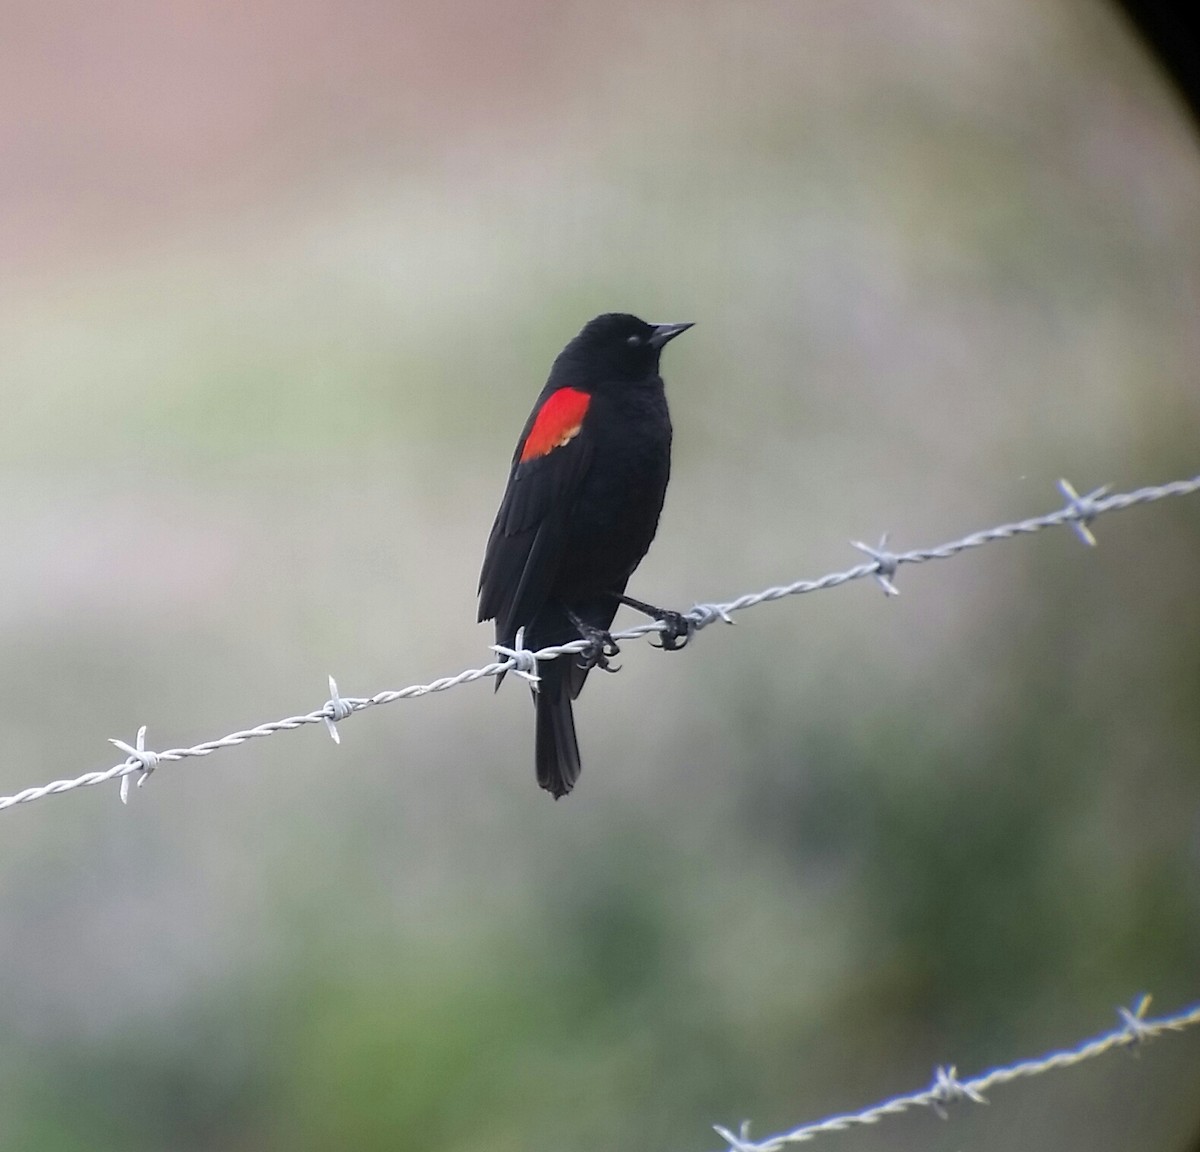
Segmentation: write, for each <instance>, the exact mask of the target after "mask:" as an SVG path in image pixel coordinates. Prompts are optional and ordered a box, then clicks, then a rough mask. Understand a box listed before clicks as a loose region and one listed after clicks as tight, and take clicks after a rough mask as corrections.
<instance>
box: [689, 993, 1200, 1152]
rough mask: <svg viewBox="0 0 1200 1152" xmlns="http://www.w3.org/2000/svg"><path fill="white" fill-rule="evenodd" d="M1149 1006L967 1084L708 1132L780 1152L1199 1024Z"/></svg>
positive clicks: (980, 1095) (940, 1075) (1198, 1014)
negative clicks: (770, 1129)
mask: <svg viewBox="0 0 1200 1152" xmlns="http://www.w3.org/2000/svg"><path fill="white" fill-rule="evenodd" d="M1149 1006H1150V997H1149V996H1143V997H1142V998H1141V1001H1140V1002H1139V1003H1138V1004H1137V1005H1136V1006H1135V1007H1134V1008H1133V1009H1129V1008H1120V1009H1118V1014H1119V1016H1120V1017H1121V1021H1122V1023H1121V1025H1120V1027H1118V1028H1114V1029H1113V1030H1112V1031H1111V1032H1106V1033H1104V1034H1103V1035H1100V1036H1097V1037H1095V1038H1094V1039H1091V1040H1086V1041H1084V1042H1083V1043H1081V1044H1078V1045H1076V1046H1075V1047H1074V1048H1065V1049H1062V1050H1060V1051H1057V1052H1049V1053H1047V1054H1046V1055H1045V1056H1040V1057H1038V1058H1036V1059H1033V1060H1021V1061H1019V1062H1017V1063H1015V1064H1008V1065H1002V1066H1000V1067H996V1068H992V1069H991V1070H990V1071H987V1072H984V1073H982V1074H981V1075H979V1076H975V1077H972V1078H971V1079H969V1080H960V1079H959V1078H958V1076H957V1074H956V1072H955V1069H954V1068H953V1067H949V1068H946V1067H942V1068H938V1069H937V1070H936V1072H935V1073H934V1079H933V1083H932V1085H930V1087H928V1088H926V1089H924V1090H923V1091H920V1092H913V1093H910V1094H908V1095H905V1096H893V1097H892V1098H891V1099H890V1100H885V1101H883V1102H882V1103H880V1104H875V1105H872V1106H871V1107H868V1108H864V1109H863V1110H862V1111H860V1112H848V1113H844V1114H841V1115H838V1116H830V1117H829V1118H827V1119H825V1120H819V1121H817V1122H816V1123H815V1124H805V1125H804V1126H803V1127H800V1128H794V1129H792V1131H790V1132H783V1133H780V1134H779V1135H777V1136H769V1137H767V1138H766V1139H765V1140H762V1141H759V1142H754V1141H751V1140H750V1139H749V1125H748V1124H746V1123H743V1124H742V1125H741V1128H740V1131H739V1132H738V1133H737V1134H735V1133H733V1132H731V1131H730V1130H729V1129H728V1128H723V1127H721V1126H720V1125H714V1126H713V1127H714V1130H715V1131H716V1133H717V1135H718V1136H720V1137H721V1139H722V1140H724V1141H725V1142H726V1145H727V1148H728V1149H729V1150H731V1152H780V1149H783V1148H786V1147H787V1146H788V1145H790V1144H804V1143H807V1142H808V1141H810V1140H815V1139H816V1138H817V1137H818V1136H822V1135H824V1134H825V1133H827V1132H844V1131H846V1130H847V1129H849V1128H857V1127H862V1126H864V1125H869V1124H878V1123H879V1122H880V1121H881V1120H886V1119H887V1118H888V1117H889V1116H898V1115H900V1114H901V1113H903V1112H909V1111H911V1110H912V1109H914V1108H932V1109H933V1110H934V1111H935V1112H937V1113H938V1115H940V1116H942V1117H945V1115H946V1111H945V1109H946V1105H947V1104H951V1103H953V1102H954V1101H956V1100H970V1101H973V1102H974V1103H976V1104H986V1103H987V1102H988V1100H987V1096H986V1093H987V1092H989V1091H990V1090H991V1089H993V1088H998V1087H1000V1086H1001V1085H1003V1084H1011V1083H1012V1082H1013V1081H1014V1080H1022V1079H1026V1078H1028V1077H1030V1076H1041V1075H1044V1074H1045V1073H1047V1072H1055V1071H1058V1070H1059V1069H1060V1068H1073V1067H1074V1066H1075V1065H1076V1064H1082V1063H1084V1062H1085V1061H1087V1060H1094V1059H1096V1057H1098V1056H1103V1055H1104V1054H1105V1053H1107V1052H1111V1051H1112V1050H1113V1049H1114V1048H1129V1047H1133V1046H1137V1045H1141V1044H1144V1043H1145V1042H1146V1041H1148V1040H1152V1039H1154V1038H1155V1037H1157V1036H1163V1035H1165V1034H1167V1033H1170V1032H1182V1031H1184V1030H1185V1029H1188V1028H1193V1027H1195V1026H1196V1025H1197V1024H1200V1004H1195V1005H1193V1006H1192V1007H1191V1008H1185V1009H1183V1010H1182V1011H1180V1012H1177V1013H1175V1014H1174V1015H1171V1016H1161V1017H1158V1018H1157V1019H1149V1020H1148V1019H1146V1010H1147V1009H1148V1008H1149Z"/></svg>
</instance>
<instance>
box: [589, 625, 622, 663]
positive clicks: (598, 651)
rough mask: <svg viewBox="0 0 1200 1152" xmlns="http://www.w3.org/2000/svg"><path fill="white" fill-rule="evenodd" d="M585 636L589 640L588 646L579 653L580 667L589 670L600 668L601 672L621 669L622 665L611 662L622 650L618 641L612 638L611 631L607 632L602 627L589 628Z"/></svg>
mask: <svg viewBox="0 0 1200 1152" xmlns="http://www.w3.org/2000/svg"><path fill="white" fill-rule="evenodd" d="M583 638H584V640H586V641H587V647H586V648H584V649H583V650H582V651H581V652H580V653H579V667H580V668H586V669H588V670H589V671H590V670H591V669H592V668H599V669H600V671H601V672H620V671H621V668H620V665H618V664H610V663H609V661H610V659H611V658H612V657H613V656H616V655H618V654H619V653H620V651H621V649H620V648H619V647H618V645H617V642H616V641H615V640H614V639H613V638H612V633H611V632H606V631H604V630H603V629H602V628H588V629H587V630H586V631H585V632H584V636H583Z"/></svg>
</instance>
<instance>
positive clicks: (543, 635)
mask: <svg viewBox="0 0 1200 1152" xmlns="http://www.w3.org/2000/svg"><path fill="white" fill-rule="evenodd" d="M690 327H691V324H647V323H646V322H645V321H643V320H639V319H638V318H637V317H636V316H629V315H625V314H623V313H609V314H607V315H604V316H597V317H596V319H595V320H592V321H590V322H589V323H588V324H586V325H585V326H584V328H583V331H582V332H580V333H579V335H578V336H576V337H575V339H574V340H572V341H571V342H570V343H569V344H568V345H567V346H566V347H565V348H564V349H563V350H562V352H560V353H559V355H558V359H557V360H555V361H554V366H553V367H552V368H551V369H550V379H549V380H547V381H546V386H545V388H543V389H542V394H541V395H540V396H539V397H538V399H537V403H536V404H535V405H534V406H533V411H532V412H531V413H530V414H529V419H528V420H526V421H525V428H524V430H523V431H522V432H521V439H520V440H519V441H518V442H517V449H516V451H515V452H514V453H513V460H512V468H511V470H510V471H509V474H508V487H507V488H505V490H504V499H503V500H501V502H500V511H499V512H497V513H496V522H495V524H493V525H492V533H491V536H490V537H489V538H488V545H487V553H486V555H485V556H484V560H483V571H482V573H481V574H480V576H479V619H480V620H493V619H494V620H495V621H496V642H497V643H498V644H502V645H505V646H507V647H511V646H512V644H513V643H514V641H515V639H516V635H517V631H518V630H519V629H521V628H524V629H525V637H524V643H525V647H526V648H527V649H531V650H534V651H536V650H537V649H539V648H547V647H550V646H552V645H556V644H564V643H568V642H570V641H572V640H577V639H580V638H582V639H585V640H588V641H589V647H588V649H587V651H586V652H584V653H583V654H582V658H581V659H576V658H574V657H572V656H570V655H567V656H561V657H559V658H558V659H557V660H542V661H539V662H538V676H539V677H540V682H539V684H538V686H537V690H536V692H535V693H534V705H535V707H536V710H537V739H536V761H537V779H538V783H539V784H540V785H541V786H542V787H543V788H545V789H546V790H547V791H548V792H551V793H553V795H554V798H555V799H556V800H557V799H558V798H559V797H560V796H565V795H566V794H567V793H568V792H570V791H571V788H572V787H573V786H574V784H575V781H576V780H577V779H578V777H579V744H578V742H577V741H576V739H575V720H574V718H573V717H572V715H571V701H572V700H574V699H575V697H576V696H578V695H579V691H580V689H581V688H582V687H583V682H584V680H585V679H586V678H587V674H588V672H589V670H590V669H591V668H593V667H595V666H596V665H597V664H599V665H600V666H601V667H602V668H607V667H608V657H610V656H613V655H615V654H616V645H615V644H613V642H612V637H611V636H610V635H609V634H608V629H609V627H610V626H611V625H612V621H613V617H614V616H615V615H616V613H617V605H618V604H619V603H620V604H628V605H630V606H631V607H633V608H636V609H637V610H639V611H641V612H645V613H646V614H647V615H650V616H653V617H656V618H658V619H661V620H664V621H665V622H666V623H667V628H666V630H664V632H663V646H664V647H666V648H674V647H678V646H679V644H678V638H679V637H680V636H681V635H683V636H686V632H687V626H686V622H685V621H684V620H683V618H682V617H681V616H680V615H679V613H677V612H668V611H664V610H663V609H659V608H655V607H654V606H653V605H650V604H644V603H642V602H641V601H639V600H633V599H631V598H630V597H627V596H626V595H625V585H626V584H627V583H628V581H629V577H630V576H631V575H632V574H633V570H634V569H635V568H636V567H637V566H638V564H639V563H640V561H641V559H642V557H643V556H645V555H646V550H647V549H648V548H649V547H650V541H651V540H653V539H654V533H655V530H656V529H657V528H658V517H659V513H660V512H661V511H662V505H663V497H664V496H665V495H666V491H667V478H668V476H669V474H670V471H671V417H670V414H669V413H668V412H667V398H666V395H665V393H664V391H663V381H662V377H661V376H660V375H659V374H658V359H659V356H660V355H661V353H662V350H663V347H664V345H665V344H666V343H667V341H668V340H673V339H674V338H675V337H676V336H678V335H679V334H680V333H681V332H685V331H687V329H689V328H690ZM498 686H499V684H497V687H498Z"/></svg>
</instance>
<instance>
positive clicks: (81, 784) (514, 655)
mask: <svg viewBox="0 0 1200 1152" xmlns="http://www.w3.org/2000/svg"><path fill="white" fill-rule="evenodd" d="M1060 488H1061V490H1062V492H1063V495H1064V496H1066V498H1067V500H1068V504H1067V506H1066V507H1065V508H1059V509H1058V510H1057V511H1054V512H1047V513H1045V514H1044V515H1042V516H1033V517H1030V518H1029V519H1027V520H1016V521H1014V522H1012V523H1010V524H999V525H997V526H996V527H995V528H985V529H983V530H981V531H978V532H972V533H971V534H970V535H968V536H964V537H962V538H961V539H959V540H953V541H951V542H950V543H948V544H941V545H939V546H937V547H935V548H918V549H914V550H912V551H909V552H898V553H897V552H889V551H888V550H887V548H886V544H887V537H886V536H885V537H884V538H883V540H882V541H881V543H880V546H879V547H878V548H872V547H870V546H869V545H866V544H862V543H858V542H856V543H855V547H857V548H859V549H860V550H861V551H863V552H865V553H866V554H867V555H868V556H870V557H871V558H872V563H870V564H858V565H856V566H855V567H853V568H849V569H846V570H845V571H843V572H830V573H828V574H827V575H825V576H822V577H820V578H819V579H816V580H796V581H794V582H793V583H791V584H784V585H780V586H778V587H773V588H766V589H764V590H763V591H761V592H751V593H747V594H746V595H744V596H739V597H738V598H737V599H736V600H731V601H729V602H728V603H725V604H697V605H696V606H695V607H694V608H693V609H692V610H691V612H689V613H687V614H686V615H687V618H688V619H689V620H691V621H693V622H694V624H695V630H696V631H699V630H700V629H701V628H707V627H708V625H709V624H713V623H715V622H716V621H717V620H723V621H725V622H726V623H729V624H732V623H733V618H732V614H733V613H734V612H741V611H744V610H745V609H747V608H754V607H756V606H757V605H759V604H767V603H770V602H772V601H774V600H783V599H785V598H786V597H789V596H800V595H803V594H804V593H806V592H824V591H826V590H828V589H830V588H837V587H839V586H840V585H842V584H849V583H850V582H851V581H854V580H862V579H863V578H865V577H867V576H873V577H875V579H877V580H878V581H879V582H880V584H881V585H882V586H883V589H884V591H885V592H886V593H887V594H888V595H889V596H894V595H897V594H898V592H899V589H897V588H896V586H895V584H894V583H893V581H892V578H893V577H894V576H895V573H896V571H897V569H898V568H899V566H900V565H901V564H925V563H928V562H929V561H931V560H948V559H950V558H951V557H953V556H958V555H959V554H961V553H963V552H968V551H970V550H971V549H974V548H980V547H982V546H983V545H984V544H990V543H992V542H993V541H997V540H1012V539H1014V538H1015V537H1017V536H1030V535H1033V534H1034V533H1036V532H1043V531H1046V530H1047V529H1049V528H1057V527H1059V526H1060V525H1062V524H1070V525H1071V526H1072V527H1073V528H1074V529H1075V530H1076V531H1077V532H1080V533H1081V534H1082V533H1086V535H1083V537H1082V538H1083V539H1085V540H1087V541H1088V542H1089V543H1094V539H1093V538H1092V537H1091V532H1090V530H1089V529H1088V525H1089V524H1090V523H1091V522H1092V521H1093V520H1095V519H1096V517H1098V516H1102V515H1104V514H1106V513H1108V512H1119V511H1121V510H1123V509H1125V508H1133V507H1135V506H1136V505H1140V504H1150V503H1153V502H1154V501H1156V500H1165V499H1166V498H1167V497H1169V496H1189V495H1191V494H1193V493H1195V492H1200V476H1193V477H1191V478H1190V479H1187V480H1171V481H1169V482H1167V483H1165V484H1159V485H1150V486H1148V487H1145V488H1138V489H1136V490H1134V491H1132V492H1117V493H1112V494H1109V492H1108V488H1107V487H1106V488H1098V489H1096V491H1094V492H1089V493H1088V494H1087V495H1086V496H1080V495H1079V494H1078V493H1077V492H1076V491H1075V489H1074V488H1072V487H1071V486H1070V485H1069V484H1068V483H1067V482H1066V481H1065V480H1064V481H1061V482H1060ZM661 632H662V626H661V624H659V623H658V622H657V621H653V622H650V623H646V624H638V625H635V626H634V627H632V628H627V629H626V630H625V631H623V632H616V633H614V634H613V639H614V640H634V639H637V638H639V637H642V636H646V635H648V634H651V633H653V634H655V635H658V634H660V633H661ZM524 643H525V640H524V636H523V634H520V633H518V635H517V637H516V640H515V647H513V648H505V647H502V646H497V647H494V648H493V651H495V652H496V653H497V654H498V655H500V656H502V657H503V659H502V660H497V661H494V662H493V663H491V664H486V665H484V666H483V667H482V668H468V669H466V671H463V672H459V673H457V674H456V675H454V676H443V677H441V678H440V679H438V680H432V681H430V682H429V683H428V684H410V685H409V686H408V687H407V688H400V689H396V690H393V691H385V692H377V693H376V694H375V695H374V696H369V697H366V698H365V699H356V700H343V699H342V698H341V697H340V696H338V694H337V691H336V686H335V685H333V684H331V685H330V689H331V692H332V696H331V698H330V700H329V701H328V702H327V703H326V704H325V706H324V707H323V708H321V709H319V710H318V711H316V712H308V713H306V714H304V715H302V716H287V717H285V718H284V719H282V720H271V721H267V722H266V723H263V724H259V725H257V726H256V727H254V728H247V729H243V730H242V731H238V732H231V733H230V734H229V735H228V736H222V737H220V738H219V739H216V740H206V741H204V742H203V743H202V744H196V745H193V746H192V747H191V748H170V749H167V750H165V751H161V752H157V753H155V752H147V751H146V750H145V749H141V750H139V749H138V748H137V747H134V748H130V747H129V745H127V744H123V743H120V742H119V741H114V743H115V744H116V746H117V747H118V748H120V749H121V751H123V752H126V753H127V754H128V756H129V759H127V760H125V761H123V762H122V763H120V764H115V765H113V766H112V767H111V768H106V769H103V770H102V771H97V772H85V773H83V775H81V776H76V777H75V778H74V779H66V780H54V781H51V782H50V783H49V784H43V785H41V786H40V787H34V788H26V789H24V790H22V791H20V792H16V793H14V794H13V795H11V796H0V811H2V810H4V809H6V808H13V807H15V806H16V805H18V804H29V803H32V802H33V801H34V800H41V799H43V798H44V797H46V796H57V795H58V794H59V793H62V792H71V791H74V790H75V789H76V788H88V787H91V786H92V785H95V784H103V783H105V782H106V781H108V780H112V779H114V778H115V777H118V776H119V777H122V778H125V777H127V776H128V775H129V774H130V773H132V772H135V771H138V770H139V769H140V770H141V772H142V776H141V777H140V779H139V783H140V782H141V780H144V779H145V777H146V776H147V775H148V774H149V773H150V772H152V771H153V770H154V767H155V766H156V765H157V764H159V763H161V762H162V761H164V760H171V761H177V760H187V759H191V758H193V757H202V756H211V755H212V754H213V753H214V752H217V751H220V750H221V749H222V748H233V747H236V746H237V745H239V744H245V743H246V742H247V741H250V740H256V739H258V738H260V737H264V736H274V735H275V734H276V733H278V732H290V731H293V730H294V729H296V728H302V727H304V726H305V725H307V724H325V726H326V728H328V727H329V725H330V724H331V723H332V724H336V723H337V722H338V721H339V720H341V719H344V718H345V716H343V715H342V713H343V711H344V710H345V709H346V708H347V707H348V708H349V710H350V711H351V712H358V711H361V710H362V709H364V708H372V707H375V706H376V705H379V704H392V703H395V702H396V701H397V700H411V699H415V698H416V697H418V696H427V695H429V694H430V693H431V692H445V691H446V690H447V689H450V688H457V687H458V686H459V685H461V684H471V683H473V682H474V681H476V680H484V679H487V678H488V677H493V676H499V675H500V674H501V673H503V672H516V673H517V674H518V675H519V676H521V677H522V678H523V679H525V680H528V681H529V682H530V683H531V684H535V683H536V679H537V665H538V663H539V662H540V661H543V660H557V659H560V658H562V657H564V656H571V655H575V654H577V653H579V652H582V651H583V650H584V649H585V648H587V647H588V643H587V641H585V640H572V641H570V642H569V643H566V644H557V645H553V646H552V647H548V648H542V649H539V650H538V651H537V652H529V651H528V650H527V649H526V648H525V647H524ZM345 715H346V716H348V715H349V712H346V713H345ZM331 735H332V733H331ZM125 793H126V794H128V786H126V788H125Z"/></svg>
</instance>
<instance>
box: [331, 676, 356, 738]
mask: <svg viewBox="0 0 1200 1152" xmlns="http://www.w3.org/2000/svg"><path fill="white" fill-rule="evenodd" d="M323 711H324V713H325V717H324V719H325V727H326V728H327V729H328V730H329V735H330V737H331V738H332V740H333V742H334V743H335V744H340V743H341V742H342V734H341V733H340V732H339V731H338V723H339V722H340V721H342V720H345V719H346V717H347V716H352V715H353V714H354V705H353V704H351V703H350V701H349V700H343V699H342V698H341V696H339V695H338V686H337V681H336V680H335V679H334V678H333V677H332V676H330V677H329V699H328V700H326V701H325V707H324V709H323Z"/></svg>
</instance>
